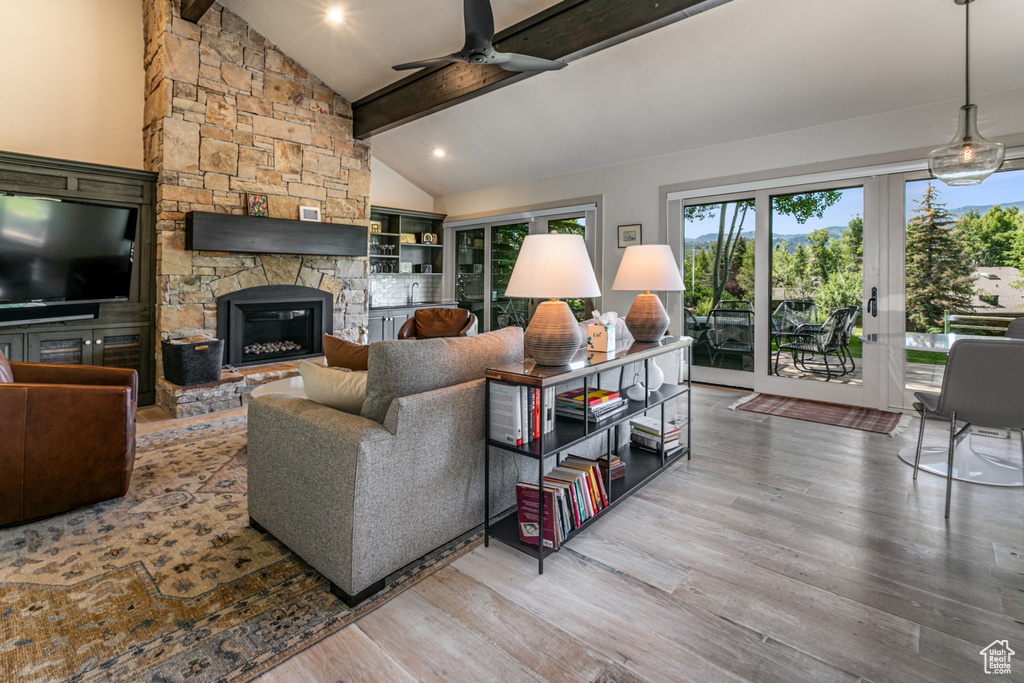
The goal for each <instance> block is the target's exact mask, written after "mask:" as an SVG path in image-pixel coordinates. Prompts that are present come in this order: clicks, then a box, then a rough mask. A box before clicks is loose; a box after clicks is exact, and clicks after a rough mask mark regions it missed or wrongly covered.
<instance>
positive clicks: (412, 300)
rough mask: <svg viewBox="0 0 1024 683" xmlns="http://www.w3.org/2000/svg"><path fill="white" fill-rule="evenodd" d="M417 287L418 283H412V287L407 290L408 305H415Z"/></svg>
mask: <svg viewBox="0 0 1024 683" xmlns="http://www.w3.org/2000/svg"><path fill="white" fill-rule="evenodd" d="M419 286H420V283H418V282H414V283H412V287H410V288H409V303H410V304H414V303H416V288H417V287H419Z"/></svg>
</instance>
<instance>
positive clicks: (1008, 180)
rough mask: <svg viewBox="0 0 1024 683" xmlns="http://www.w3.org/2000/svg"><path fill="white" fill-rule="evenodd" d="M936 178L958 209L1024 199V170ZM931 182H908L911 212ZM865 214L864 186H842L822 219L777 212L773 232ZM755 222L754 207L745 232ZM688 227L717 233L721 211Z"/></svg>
mask: <svg viewBox="0 0 1024 683" xmlns="http://www.w3.org/2000/svg"><path fill="white" fill-rule="evenodd" d="M933 182H935V183H936V187H937V188H938V193H939V200H940V201H941V202H942V203H944V204H945V205H946V208H948V209H956V208H959V207H961V206H973V205H983V206H984V205H991V204H1006V203H1009V202H1019V201H1024V170H1022V171H1004V172H1002V173H996V174H994V175H992V176H991V177H989V178H988V179H987V180H985V182H983V183H981V184H980V185H973V186H970V187H949V186H948V185H946V184H944V183H942V182H939V181H933ZM927 186H928V183H927V181H925V180H921V181H914V182H911V183H908V184H907V214H908V216H909V215H910V214H911V213H912V212H913V210H914V208H915V207H916V206H917V205H916V204H915V201H917V200H920V199H921V197H922V196H923V195H924V191H925V188H926V187H927ZM863 214H864V190H863V188H860V187H854V188H849V189H846V190H842V197H841V198H840V199H839V201H838V202H836V203H835V204H833V205H832V206H831V207H829V208H828V209H827V210H826V211H825V213H824V215H823V217H822V218H820V219H819V218H812V219H810V220H808V221H807V222H806V223H804V224H803V225H801V224H799V223H797V222H796V221H795V220H794V219H793V218H792V217H790V216H781V215H780V216H776V217H775V218H774V220H773V221H772V232H773V233H774V234H775V235H806V234H807V233H809V232H811V231H812V230H817V229H818V228H828V227H832V226H845V225H846V224H847V223H849V222H850V219H851V218H853V217H854V216H857V215H863ZM730 216H731V213H730ZM754 222H755V221H754V212H753V211H750V212H748V213H747V218H746V220H745V221H744V223H743V230H744V232H752V231H753V230H754ZM685 230H686V237H687V238H694V237H698V236H700V235H705V234H707V233H717V232H718V219H717V215H716V217H714V218H708V219H704V220H702V221H687V222H686V226H685Z"/></svg>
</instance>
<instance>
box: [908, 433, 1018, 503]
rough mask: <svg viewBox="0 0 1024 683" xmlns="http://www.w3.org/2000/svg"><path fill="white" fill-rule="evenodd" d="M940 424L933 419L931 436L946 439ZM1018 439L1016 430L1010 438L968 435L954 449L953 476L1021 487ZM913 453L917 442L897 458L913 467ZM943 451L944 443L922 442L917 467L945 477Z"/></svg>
mask: <svg viewBox="0 0 1024 683" xmlns="http://www.w3.org/2000/svg"><path fill="white" fill-rule="evenodd" d="M941 424H943V423H941V422H936V426H935V427H934V429H935V431H936V435H935V437H934V438H935V439H941V440H942V441H946V439H947V436H946V435H947V434H948V431H949V430H948V426H947V428H946V429H940V428H939V427H938V425H941ZM947 425H948V423H947ZM940 434H941V436H940ZM925 439H926V440H927V439H928V437H927V436H926V437H925ZM1018 439H1019V435H1018V434H1016V433H1012V434H1011V435H1010V438H1009V439H995V438H991V437H987V436H978V435H977V434H973V435H969V436H967V437H966V438H965V439H963V441H961V442H960V443H959V444H957V446H956V447H955V448H954V449H953V478H954V479H956V480H958V481H967V482H971V483H973V484H987V485H988V486H1010V487H1014V486H1016V487H1024V473H1022V471H1021V447H1020V443H1019V441H1018ZM916 453H917V447H916V446H907V447H906V448H904V449H902V450H900V454H899V455H900V460H902V461H903V462H905V463H907V464H908V465H910V466H911V467H913V466H914V456H915V455H916ZM946 453H947V447H946V446H945V445H943V446H924V447H923V448H922V449H921V468H920V469H922V470H923V471H925V472H931V473H932V474H937V475H939V476H941V477H945V476H946V470H947V468H948V464H947V459H946Z"/></svg>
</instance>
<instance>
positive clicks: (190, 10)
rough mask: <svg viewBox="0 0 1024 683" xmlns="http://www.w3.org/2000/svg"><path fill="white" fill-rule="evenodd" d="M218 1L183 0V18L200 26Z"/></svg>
mask: <svg viewBox="0 0 1024 683" xmlns="http://www.w3.org/2000/svg"><path fill="white" fill-rule="evenodd" d="M214 2H216V0H181V18H182V19H187V20H189V21H191V22H192V23H193V24H198V23H199V20H200V19H202V18H203V15H204V14H206V10H208V9H210V8H211V7H213V3H214Z"/></svg>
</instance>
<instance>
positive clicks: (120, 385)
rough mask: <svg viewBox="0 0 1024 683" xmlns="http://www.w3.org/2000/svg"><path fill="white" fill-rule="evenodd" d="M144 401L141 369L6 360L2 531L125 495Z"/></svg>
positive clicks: (1, 412) (2, 366)
mask: <svg viewBox="0 0 1024 683" xmlns="http://www.w3.org/2000/svg"><path fill="white" fill-rule="evenodd" d="M138 395H139V380H138V373H136V372H135V370H123V369H119V368H102V367H93V366H86V365H49V364H45V363H8V361H7V359H6V358H5V357H4V356H3V354H2V353H0V434H2V438H0V526H3V525H6V524H15V523H18V522H25V521H29V520H33V519H37V518H39V517H46V516H49V515H54V514H57V513H59V512H66V511H68V510H73V509H75V508H78V507H81V506H83V505H89V504H91V503H98V502H100V501H103V500H109V499H111V498H119V497H121V496H123V495H124V494H125V493H126V492H127V491H128V484H129V482H130V481H131V476H132V467H133V466H134V465H135V412H136V409H137V407H138Z"/></svg>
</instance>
